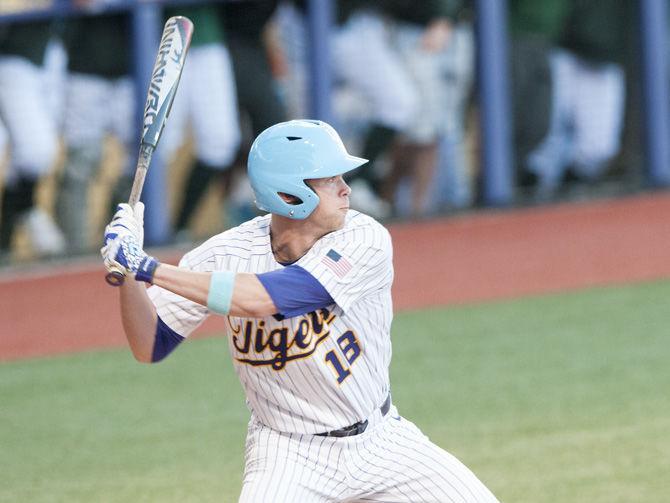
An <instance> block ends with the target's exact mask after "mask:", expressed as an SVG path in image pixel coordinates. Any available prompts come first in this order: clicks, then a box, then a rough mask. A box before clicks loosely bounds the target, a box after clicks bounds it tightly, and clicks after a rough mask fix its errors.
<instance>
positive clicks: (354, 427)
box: [316, 394, 391, 437]
mask: <svg viewBox="0 0 670 503" xmlns="http://www.w3.org/2000/svg"><path fill="white" fill-rule="evenodd" d="M390 408H391V395H390V394H389V395H388V396H387V397H386V400H384V403H383V404H382V406H381V407H379V410H380V411H381V413H382V416H385V415H386V414H388V412H389V409H390ZM367 427H368V420H367V419H366V420H365V421H358V422H357V423H354V424H350V425H349V426H345V427H344V428H340V429H339V430H333V431H327V432H325V433H317V434H316V435H317V436H319V437H353V436H354V435H360V434H361V433H363V432H364V431H365V429H366V428H367Z"/></svg>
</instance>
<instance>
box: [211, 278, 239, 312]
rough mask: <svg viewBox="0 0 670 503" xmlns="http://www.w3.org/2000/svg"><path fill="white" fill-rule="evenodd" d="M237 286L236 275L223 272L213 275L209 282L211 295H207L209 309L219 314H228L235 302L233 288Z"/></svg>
mask: <svg viewBox="0 0 670 503" xmlns="http://www.w3.org/2000/svg"><path fill="white" fill-rule="evenodd" d="M234 285H235V273H234V272H231V271H221V272H215V273H213V274H212V279H211V280H210V281H209V293H208V294H207V308H208V309H209V310H210V311H214V312H215V313H218V314H228V313H229V312H230V305H231V304H232V302H233V286H234Z"/></svg>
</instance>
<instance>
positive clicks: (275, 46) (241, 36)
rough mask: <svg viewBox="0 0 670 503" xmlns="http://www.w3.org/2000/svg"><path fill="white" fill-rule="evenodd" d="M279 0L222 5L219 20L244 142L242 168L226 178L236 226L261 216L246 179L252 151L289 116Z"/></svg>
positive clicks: (231, 221) (239, 160)
mask: <svg viewBox="0 0 670 503" xmlns="http://www.w3.org/2000/svg"><path fill="white" fill-rule="evenodd" d="M279 4H280V1H279V0H246V1H244V2H220V3H219V16H220V18H221V20H222V22H223V25H224V27H225V33H226V41H227V44H228V48H229V50H230V54H231V57H232V61H233V73H234V77H235V89H236V91H237V103H238V106H239V114H240V124H241V128H242V143H241V145H240V148H239V150H238V152H237V158H236V162H235V166H236V169H235V170H234V171H232V172H231V173H230V175H231V176H226V177H225V178H224V180H223V191H224V194H225V204H226V208H225V217H226V220H227V225H228V226H230V227H232V226H235V225H238V224H239V223H240V222H243V221H245V220H248V219H249V218H251V217H253V216H255V215H256V209H255V206H254V205H253V203H252V202H251V200H252V199H251V198H250V196H251V185H250V184H249V182H248V179H247V177H246V164H247V157H248V154H249V148H250V147H251V143H252V141H253V139H254V138H256V136H258V135H259V134H260V133H261V132H262V131H264V130H265V129H267V128H268V127H270V126H271V125H273V124H276V123H278V122H283V121H285V120H286V119H287V118H288V113H287V110H286V103H285V101H284V99H283V97H282V95H281V91H280V86H279V79H280V78H281V76H282V74H283V73H285V72H286V71H287V69H286V62H285V55H284V51H283V47H282V46H281V44H280V41H279V38H278V35H277V28H276V25H275V21H276V15H277V11H278V8H279Z"/></svg>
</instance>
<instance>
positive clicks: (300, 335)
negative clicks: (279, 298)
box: [229, 309, 335, 370]
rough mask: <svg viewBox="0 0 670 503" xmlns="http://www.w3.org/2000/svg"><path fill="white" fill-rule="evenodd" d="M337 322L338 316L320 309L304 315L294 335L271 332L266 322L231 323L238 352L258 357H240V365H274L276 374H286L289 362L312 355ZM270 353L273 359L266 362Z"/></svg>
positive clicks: (280, 330) (285, 331) (282, 329)
mask: <svg viewBox="0 0 670 503" xmlns="http://www.w3.org/2000/svg"><path fill="white" fill-rule="evenodd" d="M334 319H335V315H334V314H332V313H331V312H330V311H328V310H327V309H319V310H317V311H313V312H311V313H308V314H306V315H304V316H303V317H302V318H301V319H300V321H299V322H298V326H297V328H296V329H295V330H294V331H293V332H290V331H289V329H288V328H287V327H279V328H274V329H271V330H270V329H268V327H266V324H265V322H264V321H263V320H259V321H256V320H247V321H245V322H244V323H239V324H237V325H234V324H233V323H232V322H231V329H232V332H233V335H232V341H233V345H234V346H235V349H237V351H239V352H240V353H242V354H245V355H256V356H257V358H239V357H238V358H237V361H239V362H242V363H247V364H249V365H253V366H259V365H270V366H272V368H273V369H274V370H282V369H283V368H284V367H286V363H287V362H289V361H292V360H297V359H299V358H306V357H308V356H310V355H312V353H314V351H315V350H316V348H317V346H318V345H319V344H320V343H321V342H323V341H324V340H325V339H326V337H328V335H329V334H330V326H329V325H330V324H331V323H332V322H333V320H334ZM229 320H230V318H229ZM268 351H269V352H270V353H271V354H272V357H271V358H263V356H262V355H263V353H267V352H268Z"/></svg>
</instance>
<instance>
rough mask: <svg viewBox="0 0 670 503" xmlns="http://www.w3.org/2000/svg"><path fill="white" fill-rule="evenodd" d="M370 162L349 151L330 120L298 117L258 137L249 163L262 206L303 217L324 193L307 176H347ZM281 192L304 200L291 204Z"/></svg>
mask: <svg viewBox="0 0 670 503" xmlns="http://www.w3.org/2000/svg"><path fill="white" fill-rule="evenodd" d="M366 162H367V159H361V158H360V157H354V156H353V155H349V154H348V153H347V150H346V148H345V147H344V144H343V143H342V140H341V139H340V137H339V135H338V134H337V132H336V131H335V130H334V129H333V128H332V127H331V126H330V125H329V124H327V123H325V122H322V121H313V120H293V121H288V122H280V123H279V124H275V125H274V126H271V127H269V128H268V129H266V130H265V131H263V132H262V133H261V134H259V135H258V137H257V138H256V140H255V141H254V143H253V145H252V146H251V151H250V152H249V161H248V163H247V167H248V172H249V180H250V181H251V187H252V188H253V189H254V195H255V196H256V206H258V208H259V209H261V210H264V211H269V212H270V213H275V214H277V215H282V216H285V217H289V218H293V219H296V220H302V219H304V218H307V217H308V216H309V215H310V214H311V213H312V212H313V211H314V209H315V208H316V207H317V205H318V204H319V196H317V195H316V192H314V191H313V190H312V189H311V188H310V187H309V186H308V185H307V184H306V183H305V180H306V179H309V178H329V177H331V176H337V175H341V174H343V173H346V172H347V171H351V170H352V169H355V168H357V167H359V166H361V165H363V164H365V163H366ZM279 192H283V193H285V194H289V195H291V196H294V197H297V198H298V199H299V200H300V201H299V203H298V204H289V203H287V202H286V201H284V200H283V199H282V198H281V196H280V195H279Z"/></svg>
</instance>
